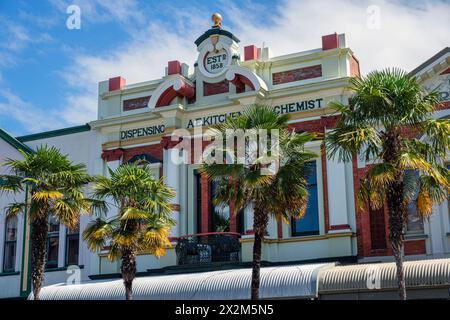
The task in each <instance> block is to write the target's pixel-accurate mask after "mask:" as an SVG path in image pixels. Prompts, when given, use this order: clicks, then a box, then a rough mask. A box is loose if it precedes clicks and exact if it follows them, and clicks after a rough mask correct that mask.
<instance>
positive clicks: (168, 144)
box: [160, 136, 183, 150]
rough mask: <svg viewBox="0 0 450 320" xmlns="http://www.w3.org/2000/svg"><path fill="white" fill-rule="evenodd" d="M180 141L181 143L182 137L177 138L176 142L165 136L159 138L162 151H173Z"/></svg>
mask: <svg viewBox="0 0 450 320" xmlns="http://www.w3.org/2000/svg"><path fill="white" fill-rule="evenodd" d="M181 141H183V137H179V139H178V141H176V140H172V136H165V137H162V138H161V143H160V145H161V147H162V148H163V149H166V150H168V149H173V148H175V146H176V145H178V144H179V143H180V142H181Z"/></svg>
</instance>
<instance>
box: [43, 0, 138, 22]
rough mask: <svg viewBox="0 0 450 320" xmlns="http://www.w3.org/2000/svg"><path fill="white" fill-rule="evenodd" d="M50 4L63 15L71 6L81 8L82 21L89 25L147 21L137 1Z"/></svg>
mask: <svg viewBox="0 0 450 320" xmlns="http://www.w3.org/2000/svg"><path fill="white" fill-rule="evenodd" d="M50 2H51V3H52V4H53V5H54V6H55V7H56V8H57V9H58V10H59V11H61V12H62V13H63V14H66V10H67V7H68V6H69V5H77V6H79V7H80V10H81V19H82V21H86V22H88V23H102V22H110V21H116V22H120V23H124V24H128V23H131V22H132V23H134V24H136V23H141V22H143V21H144V19H145V18H144V15H143V13H142V11H141V10H140V9H139V3H138V2H137V1H136V0H122V1H104V0H50ZM82 23H83V22H82Z"/></svg>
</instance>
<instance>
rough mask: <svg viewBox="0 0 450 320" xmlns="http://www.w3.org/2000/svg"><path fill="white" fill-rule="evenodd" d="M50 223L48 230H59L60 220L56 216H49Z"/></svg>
mask: <svg viewBox="0 0 450 320" xmlns="http://www.w3.org/2000/svg"><path fill="white" fill-rule="evenodd" d="M48 224H49V227H48V232H59V221H58V220H57V219H56V218H55V217H53V216H49V218H48Z"/></svg>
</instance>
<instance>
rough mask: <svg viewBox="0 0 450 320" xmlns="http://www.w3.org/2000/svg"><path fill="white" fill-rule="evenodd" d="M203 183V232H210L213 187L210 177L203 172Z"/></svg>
mask: <svg viewBox="0 0 450 320" xmlns="http://www.w3.org/2000/svg"><path fill="white" fill-rule="evenodd" d="M200 179H201V184H202V191H201V193H202V194H201V197H202V199H201V205H202V209H201V210H202V211H201V232H209V231H210V229H209V228H210V224H211V219H210V216H211V208H212V207H211V201H210V194H211V190H210V189H211V188H210V183H209V179H208V177H207V176H206V175H205V174H203V173H202V174H201V178H200Z"/></svg>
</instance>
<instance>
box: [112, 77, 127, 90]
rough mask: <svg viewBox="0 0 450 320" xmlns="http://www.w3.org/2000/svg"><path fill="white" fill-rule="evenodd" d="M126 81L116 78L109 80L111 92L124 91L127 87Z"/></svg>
mask: <svg viewBox="0 0 450 320" xmlns="http://www.w3.org/2000/svg"><path fill="white" fill-rule="evenodd" d="M125 83H126V79H125V78H122V77H115V78H110V79H109V91H116V90H122V89H123V87H125Z"/></svg>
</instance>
